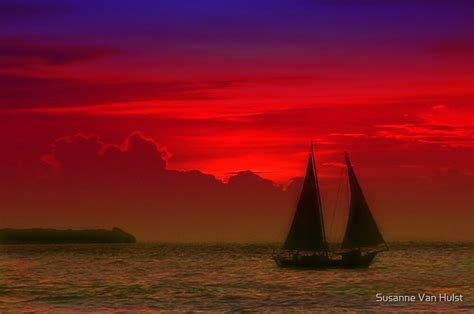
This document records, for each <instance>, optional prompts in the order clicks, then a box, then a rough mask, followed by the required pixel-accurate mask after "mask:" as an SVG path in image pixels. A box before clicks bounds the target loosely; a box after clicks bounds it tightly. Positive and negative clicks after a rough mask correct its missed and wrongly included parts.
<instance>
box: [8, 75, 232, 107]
mask: <svg viewBox="0 0 474 314" xmlns="http://www.w3.org/2000/svg"><path fill="white" fill-rule="evenodd" d="M234 84H236V82H235V81H231V80H216V81H197V82H193V81H131V82H108V81H94V80H81V79H72V78H39V77H32V76H17V75H0V86H1V88H2V92H1V93H0V106H1V108H3V109H16V108H37V107H68V106H87V105H94V104H103V103H114V102H125V101H141V100H149V99H157V100H160V99H211V98H213V96H212V95H211V94H210V91H212V90H215V89H220V88H224V87H227V86H232V85H234Z"/></svg>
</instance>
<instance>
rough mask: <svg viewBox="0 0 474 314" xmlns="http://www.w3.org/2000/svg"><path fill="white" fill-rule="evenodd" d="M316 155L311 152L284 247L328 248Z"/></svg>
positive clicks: (319, 249)
mask: <svg viewBox="0 0 474 314" xmlns="http://www.w3.org/2000/svg"><path fill="white" fill-rule="evenodd" d="M314 167H315V162H314V156H313V153H312V152H311V153H310V155H309V158H308V167H307V169H306V175H305V178H304V184H303V189H302V191H301V194H300V198H299V201H298V205H297V207H296V213H295V216H294V218H293V223H292V224H291V228H290V232H289V233H288V236H287V238H286V241H285V244H284V245H283V248H284V249H287V250H300V251H321V250H325V249H326V237H325V234H324V221H323V213H322V210H321V201H320V195H319V187H318V182H317V177H316V175H315V169H314Z"/></svg>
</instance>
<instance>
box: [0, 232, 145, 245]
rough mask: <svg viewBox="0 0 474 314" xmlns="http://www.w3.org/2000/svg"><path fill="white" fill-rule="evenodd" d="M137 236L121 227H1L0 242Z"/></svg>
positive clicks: (118, 240)
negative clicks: (82, 228) (75, 228)
mask: <svg viewBox="0 0 474 314" xmlns="http://www.w3.org/2000/svg"><path fill="white" fill-rule="evenodd" d="M136 242H137V240H136V238H135V236H133V235H132V234H130V233H127V232H125V231H123V230H121V229H119V228H113V229H111V230H106V229H84V230H72V229H67V230H59V229H45V228H31V229H12V228H6V229H0V244H81V243H136Z"/></svg>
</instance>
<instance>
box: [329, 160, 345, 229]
mask: <svg viewBox="0 0 474 314" xmlns="http://www.w3.org/2000/svg"><path fill="white" fill-rule="evenodd" d="M344 168H345V167H341V173H340V174H339V186H338V188H337V193H336V202H335V203H334V209H333V211H332V217H331V223H330V224H329V238H332V230H333V229H332V226H333V224H334V220H335V218H336V210H337V205H338V203H339V195H340V194H341V186H342V181H343V180H342V179H343V178H342V177H343V175H344Z"/></svg>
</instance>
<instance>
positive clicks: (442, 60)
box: [0, 1, 474, 241]
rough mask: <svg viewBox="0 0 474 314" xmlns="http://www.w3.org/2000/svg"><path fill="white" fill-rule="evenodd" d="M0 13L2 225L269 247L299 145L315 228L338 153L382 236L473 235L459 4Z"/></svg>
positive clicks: (468, 79)
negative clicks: (312, 176) (310, 160)
mask: <svg viewBox="0 0 474 314" xmlns="http://www.w3.org/2000/svg"><path fill="white" fill-rule="evenodd" d="M1 6H4V8H3V10H0V12H7V13H8V14H7V13H5V14H4V15H5V16H3V19H1V20H2V21H1V22H0V25H1V26H2V30H1V31H0V89H1V90H0V140H1V143H2V145H3V149H2V155H1V156H0V163H1V166H0V170H1V173H2V176H1V179H0V180H1V182H0V183H1V184H2V187H3V188H2V190H1V192H0V196H1V198H0V207H1V208H2V214H1V217H0V223H1V224H2V225H3V226H9V227H32V226H49V227H74V228H85V227H112V226H114V225H118V226H120V227H123V228H124V229H127V230H130V231H132V232H133V233H135V234H136V235H137V236H138V237H139V238H140V239H144V240H159V241H281V240H282V239H283V238H284V236H285V232H286V231H287V228H288V226H289V223H290V219H291V216H292V212H293V210H294V205H295V201H296V197H297V194H298V192H299V191H298V183H299V180H298V179H296V180H294V178H297V177H300V176H302V175H303V173H304V170H305V169H304V167H305V160H306V158H307V153H308V147H309V142H310V140H313V141H314V142H315V143H316V155H317V159H318V165H319V172H320V173H319V175H320V180H321V188H322V193H323V202H324V205H325V211H326V217H332V212H333V208H334V202H335V195H336V190H337V186H338V180H339V175H340V166H341V164H340V163H341V162H342V155H343V151H348V152H349V154H350V156H351V158H352V161H353V164H354V168H355V171H356V173H357V174H358V176H359V177H360V181H361V183H362V186H363V187H364V189H365V192H366V196H367V198H368V200H369V203H370V204H371V206H372V209H373V211H374V215H375V216H376V218H377V221H378V223H379V224H380V226H381V228H382V232H383V233H384V235H386V238H387V239H388V240H410V239H414V240H418V239H422V240H473V232H472V228H473V197H472V188H473V185H474V182H473V175H474V171H473V150H472V149H473V112H472V108H473V79H474V72H473V70H474V69H473V55H474V54H473V52H474V51H473V45H472V42H473V33H472V29H473V28H472V27H471V26H473V25H472V15H473V14H472V7H471V6H470V5H469V2H468V1H466V2H463V1H459V2H458V3H455V4H452V3H450V2H449V1H436V2H433V3H432V4H430V5H428V6H426V5H425V4H422V3H421V1H414V2H395V1H387V2H386V3H384V4H377V3H376V2H372V1H364V3H363V4H360V5H358V6H355V5H352V4H350V3H349V2H346V1H338V2H337V3H332V4H331V3H330V2H325V1H321V2H317V1H316V2H314V3H312V2H311V1H302V2H301V3H300V2H298V4H296V3H293V2H290V1H288V2H287V1H279V2H278V4H275V3H273V4H272V3H266V4H263V3H262V4H258V5H257V4H252V3H250V4H249V3H247V4H246V5H244V4H243V3H241V4H229V5H228V6H222V5H221V4H219V3H218V2H213V1H209V2H204V3H203V4H202V5H201V6H199V7H195V6H194V5H193V4H192V3H190V2H189V3H186V2H183V3H181V4H173V3H171V2H170V3H168V4H166V5H165V4H162V5H161V6H158V5H157V4H153V2H151V3H143V4H141V5H136V4H132V3H131V2H130V3H129V2H127V1H121V2H120V3H119V4H117V5H116V6H114V7H113V8H114V9H113V10H111V7H110V4H104V7H101V6H100V7H99V5H96V6H95V7H94V5H93V4H89V5H87V6H86V5H83V4H78V3H75V1H67V2H55V1H51V2H48V3H46V2H44V3H43V2H42V1H39V2H37V3H36V4H30V5H26V4H25V5H18V4H17V3H15V2H11V3H10V2H9V1H7V2H5V4H2V5H1ZM1 6H0V8H1ZM108 6H109V7H108ZM253 6H256V7H253ZM420 16H423V17H424V19H423V20H422V21H421V20H420V18H419V17H420ZM137 17H139V18H137ZM0 18H2V16H1V13H0ZM137 132H138V133H137ZM193 170H195V171H193ZM346 198H347V197H346V196H344V197H343V200H345V201H347V199H346ZM345 205H346V204H345V203H344V202H340V203H339V209H338V211H337V212H336V216H335V217H336V220H337V222H336V223H335V225H334V231H333V232H332V233H333V235H334V237H333V238H334V239H335V240H337V239H338V237H340V236H342V230H341V228H342V226H343V224H344V223H345V219H346V216H345V213H347V208H346V207H347V206H345ZM329 220H330V218H327V219H326V222H327V223H328V221H329Z"/></svg>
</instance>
